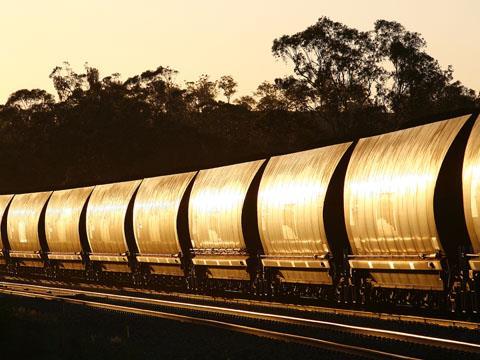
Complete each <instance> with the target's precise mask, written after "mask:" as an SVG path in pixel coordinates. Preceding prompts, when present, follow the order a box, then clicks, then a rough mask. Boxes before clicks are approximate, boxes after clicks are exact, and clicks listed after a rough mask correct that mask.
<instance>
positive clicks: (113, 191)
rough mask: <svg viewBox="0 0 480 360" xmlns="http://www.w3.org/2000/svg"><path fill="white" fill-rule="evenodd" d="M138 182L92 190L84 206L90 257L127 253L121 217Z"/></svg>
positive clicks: (123, 222) (123, 220)
mask: <svg viewBox="0 0 480 360" xmlns="http://www.w3.org/2000/svg"><path fill="white" fill-rule="evenodd" d="M141 182H142V181H141V180H136V181H126V182H120V183H114V184H105V185H97V186H96V187H95V189H94V190H93V192H92V195H91V196H90V200H89V202H88V206H87V235H88V241H89V243H90V248H91V251H92V253H100V254H123V253H126V252H127V251H128V246H127V239H126V235H125V217H126V214H127V210H128V205H129V203H130V200H131V199H132V196H133V194H134V193H135V190H136V189H137V188H138V186H139V185H140V183H141ZM112 259H114V260H115V258H112ZM114 260H112V261H114Z"/></svg>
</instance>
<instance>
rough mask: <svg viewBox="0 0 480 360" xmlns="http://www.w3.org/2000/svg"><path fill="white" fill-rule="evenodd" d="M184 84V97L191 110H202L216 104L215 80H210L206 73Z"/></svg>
mask: <svg viewBox="0 0 480 360" xmlns="http://www.w3.org/2000/svg"><path fill="white" fill-rule="evenodd" d="M186 85H187V89H186V94H185V99H186V101H187V103H188V104H189V107H190V110H191V111H195V112H202V111H204V110H206V109H208V108H211V107H213V106H214V105H215V104H216V101H215V98H216V97H217V94H218V89H217V82H216V81H211V80H210V77H209V76H208V75H206V74H203V75H201V76H200V77H199V79H198V80H197V81H195V82H193V81H190V82H187V83H186Z"/></svg>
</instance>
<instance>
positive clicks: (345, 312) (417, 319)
mask: <svg viewBox="0 0 480 360" xmlns="http://www.w3.org/2000/svg"><path fill="white" fill-rule="evenodd" d="M4 279H9V277H4ZM8 281H9V283H12V282H14V281H18V279H16V278H11V279H9V280H8ZM22 281H26V280H25V279H24V280H22ZM45 283H46V284H47V285H48V283H49V282H48V281H45ZM51 283H52V286H56V287H58V286H65V283H58V282H55V281H52V282H51ZM0 284H2V282H1V281H0ZM22 284H29V283H28V282H22ZM77 286H80V288H81V289H92V288H93V289H96V290H100V291H112V290H114V291H119V290H122V291H125V292H128V293H135V294H148V295H154V296H163V297H170V298H176V299H179V298H180V299H182V300H183V299H187V300H190V301H192V300H200V301H206V302H216V303H225V304H230V305H244V306H258V307H264V308H271V309H282V310H285V309H288V310H295V311H301V312H304V313H325V314H333V315H341V316H355V317H364V318H369V319H377V320H380V321H385V320H387V321H403V322H409V323H417V324H423V325H434V326H441V327H449V328H451V327H455V328H462V329H467V330H479V331H480V323H478V322H472V321H465V320H458V319H446V318H435V317H422V316H418V315H405V314H392V313H382V312H372V311H368V310H356V309H355V310H354V309H344V308H340V307H339V308H336V307H326V306H315V305H305V304H302V305H300V304H293V303H282V302H276V301H271V300H269V301H265V300H254V299H242V298H228V297H218V296H210V295H200V294H190V293H183V292H172V291H170V292H166V291H160V290H148V289H138V288H131V287H122V288H112V287H109V286H106V285H99V284H96V285H95V286H92V284H87V283H81V284H77Z"/></svg>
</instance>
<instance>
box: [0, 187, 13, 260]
mask: <svg viewBox="0 0 480 360" xmlns="http://www.w3.org/2000/svg"><path fill="white" fill-rule="evenodd" d="M12 198H13V195H0V223H2V222H3V221H4V217H5V216H6V210H7V208H8V205H9V204H10V202H11V201H12ZM7 241H8V240H7V239H4V238H3V236H2V234H0V245H2V246H1V247H2V249H0V265H5V264H6V261H5V253H4V249H5V246H4V245H6V243H7Z"/></svg>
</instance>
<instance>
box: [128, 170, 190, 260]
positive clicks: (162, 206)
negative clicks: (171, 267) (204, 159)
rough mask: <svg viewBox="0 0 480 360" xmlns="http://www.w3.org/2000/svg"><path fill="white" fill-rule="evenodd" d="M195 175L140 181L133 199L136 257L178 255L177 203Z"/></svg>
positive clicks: (178, 203)
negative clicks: (137, 255) (137, 251)
mask: <svg viewBox="0 0 480 360" xmlns="http://www.w3.org/2000/svg"><path fill="white" fill-rule="evenodd" d="M194 176H195V172H190V173H185V174H177V175H168V176H159V177H154V178H149V179H144V180H143V182H142V184H141V185H140V188H139V189H138V192H137V195H136V197H135V205H134V207H133V225H134V230H135V239H136V241H137V246H138V250H139V253H140V254H166V255H167V254H168V255H173V254H178V253H179V252H180V251H181V248H180V243H179V240H178V233H177V215H178V209H179V207H180V202H181V200H182V197H183V195H184V193H185V190H186V189H187V186H188V184H189V183H190V181H192V179H193V177H194Z"/></svg>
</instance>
